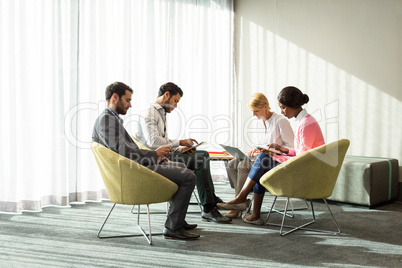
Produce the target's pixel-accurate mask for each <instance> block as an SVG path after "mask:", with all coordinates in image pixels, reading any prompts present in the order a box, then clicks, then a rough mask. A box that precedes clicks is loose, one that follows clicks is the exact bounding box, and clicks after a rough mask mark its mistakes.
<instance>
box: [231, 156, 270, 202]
mask: <svg viewBox="0 0 402 268" xmlns="http://www.w3.org/2000/svg"><path fill="white" fill-rule="evenodd" d="M272 162H275V163H276V161H273V160H272V158H271V157H270V156H268V155H266V154H265V153H260V155H259V156H258V157H257V159H256V160H255V162H254V164H253V166H252V167H251V170H250V172H249V174H248V177H247V179H246V182H245V183H244V185H243V188H242V189H241V191H240V192H239V194H238V195H237V196H236V197H235V199H233V200H232V201H229V202H227V204H240V203H244V202H245V201H246V199H247V196H248V194H249V193H250V192H251V190H252V189H253V187H254V186H255V185H256V183H257V182H259V180H260V178H261V177H262V175H264V174H265V172H267V171H269V170H270V169H271V168H272Z"/></svg>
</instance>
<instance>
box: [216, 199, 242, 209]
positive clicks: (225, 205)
mask: <svg viewBox="0 0 402 268" xmlns="http://www.w3.org/2000/svg"><path fill="white" fill-rule="evenodd" d="M216 205H217V206H218V207H219V208H221V209H227V210H240V211H244V210H246V209H247V208H248V206H249V205H250V199H247V200H246V202H243V203H238V204H228V203H218V204H216Z"/></svg>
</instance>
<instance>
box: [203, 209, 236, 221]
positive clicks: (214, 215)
mask: <svg viewBox="0 0 402 268" xmlns="http://www.w3.org/2000/svg"><path fill="white" fill-rule="evenodd" d="M201 218H202V219H203V220H204V221H213V222H217V223H229V222H231V221H232V219H230V218H228V217H225V216H222V214H221V213H220V212H219V211H217V210H216V209H215V208H214V209H213V210H211V211H210V212H208V213H206V212H204V211H203V212H201Z"/></svg>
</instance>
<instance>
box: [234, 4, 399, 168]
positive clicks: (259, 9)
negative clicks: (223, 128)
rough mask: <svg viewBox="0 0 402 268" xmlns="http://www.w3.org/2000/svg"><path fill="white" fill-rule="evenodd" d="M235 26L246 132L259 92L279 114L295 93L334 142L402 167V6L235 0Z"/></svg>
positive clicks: (240, 102)
mask: <svg viewBox="0 0 402 268" xmlns="http://www.w3.org/2000/svg"><path fill="white" fill-rule="evenodd" d="M235 20H236V21H235V26H236V32H235V35H236V36H235V48H236V49H235V58H236V59H235V62H236V81H237V87H236V89H237V93H236V94H237V98H238V102H237V105H238V106H237V109H238V111H239V115H240V116H239V118H238V124H239V128H238V129H243V128H244V126H245V124H246V122H247V120H248V119H249V118H250V116H251V112H250V111H249V109H248V107H247V101H248V100H249V98H250V96H251V94H252V93H253V92H263V93H264V94H266V95H267V97H268V99H269V101H270V104H271V107H272V109H273V110H274V111H276V112H279V109H278V106H277V101H276V96H277V95H278V93H279V91H280V90H281V89H282V88H283V87H285V86H287V85H294V86H297V87H299V88H300V89H301V90H302V91H303V92H305V93H307V94H308V95H309V97H310V102H309V103H308V104H307V105H306V106H305V108H306V109H307V110H308V111H309V112H310V113H312V114H313V115H314V116H315V117H316V119H317V120H318V121H319V122H320V125H321V128H322V130H323V132H324V137H325V138H326V141H327V142H329V141H333V140H336V139H338V138H347V139H349V140H350V141H351V146H350V148H349V151H348V154H350V155H363V156H382V157H393V158H397V159H398V160H399V162H400V165H402V164H401V163H402V1H398V0H354V1H340V0H327V1H317V0H299V1H288V0H235ZM240 126H241V127H240ZM238 134H239V140H238V141H237V143H238V145H240V146H241V147H242V148H243V149H245V150H248V149H250V145H248V144H247V135H245V134H244V132H243V130H239V133H238Z"/></svg>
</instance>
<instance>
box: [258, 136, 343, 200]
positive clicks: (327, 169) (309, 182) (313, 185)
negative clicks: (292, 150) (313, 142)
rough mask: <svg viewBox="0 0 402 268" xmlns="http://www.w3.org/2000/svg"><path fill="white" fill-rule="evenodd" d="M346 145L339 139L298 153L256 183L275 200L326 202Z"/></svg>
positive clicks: (333, 184) (339, 167) (332, 187)
mask: <svg viewBox="0 0 402 268" xmlns="http://www.w3.org/2000/svg"><path fill="white" fill-rule="evenodd" d="M349 144H350V142H349V140H346V139H342V140H339V141H335V142H332V143H329V144H324V145H322V146H319V147H317V148H314V149H311V150H309V151H306V152H304V153H301V154H300V155H297V156H295V157H293V158H292V159H290V160H288V161H286V162H284V163H282V164H281V165H279V166H276V167H275V168H273V169H271V170H270V171H268V172H267V173H265V174H264V175H263V176H262V177H261V179H260V183H261V185H263V186H264V187H265V188H266V189H267V190H268V191H269V192H270V193H271V194H273V195H276V196H286V197H294V198H303V199H323V198H327V197H329V196H330V195H331V194H332V191H333V190H334V187H335V183H336V180H337V178H338V174H339V171H340V169H341V166H342V163H343V159H344V158H345V155H346V151H347V150H348V148H349Z"/></svg>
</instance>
